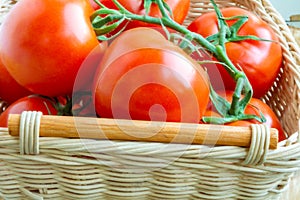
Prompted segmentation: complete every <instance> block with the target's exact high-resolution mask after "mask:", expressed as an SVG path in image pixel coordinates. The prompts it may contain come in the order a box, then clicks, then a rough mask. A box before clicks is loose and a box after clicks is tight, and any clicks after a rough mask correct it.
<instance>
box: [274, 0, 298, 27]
mask: <svg viewBox="0 0 300 200" xmlns="http://www.w3.org/2000/svg"><path fill="white" fill-rule="evenodd" d="M270 1H271V3H272V4H273V6H274V7H275V8H276V9H277V10H278V11H279V12H280V14H281V15H282V16H283V18H284V19H285V20H286V21H287V22H289V21H290V16H292V15H299V16H300V2H299V0H270ZM298 21H300V19H299V20H298ZM297 24H299V23H297ZM299 25H300V24H299ZM299 27H300V26H299Z"/></svg>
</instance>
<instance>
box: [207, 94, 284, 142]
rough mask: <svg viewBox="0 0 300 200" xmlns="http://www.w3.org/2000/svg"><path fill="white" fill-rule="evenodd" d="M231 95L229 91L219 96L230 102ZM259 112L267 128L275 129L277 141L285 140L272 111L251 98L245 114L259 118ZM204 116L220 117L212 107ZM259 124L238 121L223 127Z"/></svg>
mask: <svg viewBox="0 0 300 200" xmlns="http://www.w3.org/2000/svg"><path fill="white" fill-rule="evenodd" d="M232 94H233V92H231V91H226V92H221V93H220V95H221V96H223V97H225V98H226V99H227V100H228V101H230V102H231V101H232ZM260 112H261V113H262V114H263V115H264V117H265V118H266V122H265V124H266V125H267V126H268V127H271V128H276V129H277V130H278V137H279V141H282V140H285V139H286V138H287V137H286V135H285V133H284V131H283V128H282V126H281V124H280V121H279V119H278V118H277V116H276V115H275V113H274V112H273V110H272V109H271V108H270V107H269V106H268V105H267V104H266V103H264V102H263V101H261V100H260V99H257V98H252V99H251V100H250V102H249V104H248V105H247V107H246V109H245V114H249V115H257V116H260V115H261V114H260ZM204 116H215V117H220V115H219V114H218V113H217V112H216V111H214V108H213V106H212V107H210V108H208V109H207V111H206V113H205V114H204ZM259 123H260V122H258V121H257V120H239V121H235V122H230V123H227V124H225V125H228V126H250V125H251V124H259Z"/></svg>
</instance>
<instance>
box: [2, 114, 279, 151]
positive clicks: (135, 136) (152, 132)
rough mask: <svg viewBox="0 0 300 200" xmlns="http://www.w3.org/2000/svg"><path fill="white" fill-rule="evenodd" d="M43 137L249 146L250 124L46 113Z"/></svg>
mask: <svg viewBox="0 0 300 200" xmlns="http://www.w3.org/2000/svg"><path fill="white" fill-rule="evenodd" d="M8 127H9V133H10V134H11V135H12V136H18V135H19V128H20V115H16V114H12V115H10V116H9V121H8ZM40 136H41V137H65V138H90V139H109V140H127V141H148V142H149V141H152V142H164V143H186V144H206V145H227V146H242V147H249V146H250V144H251V136H252V130H251V127H233V126H221V125H208V124H190V123H173V122H153V121H137V120H120V119H118V120H117V119H106V118H88V117H70V116H51V115H43V116H42V117H41V122H40ZM277 143H278V131H277V129H273V128H272V129H270V146H269V148H270V149H276V148H277Z"/></svg>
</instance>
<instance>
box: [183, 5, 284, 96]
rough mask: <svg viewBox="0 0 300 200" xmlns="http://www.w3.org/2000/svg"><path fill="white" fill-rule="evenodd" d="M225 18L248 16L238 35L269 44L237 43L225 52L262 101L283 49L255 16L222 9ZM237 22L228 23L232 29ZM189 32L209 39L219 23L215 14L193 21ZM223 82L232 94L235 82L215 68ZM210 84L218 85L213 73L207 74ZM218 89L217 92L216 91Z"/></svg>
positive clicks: (264, 23)
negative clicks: (253, 37) (255, 37)
mask: <svg viewBox="0 0 300 200" xmlns="http://www.w3.org/2000/svg"><path fill="white" fill-rule="evenodd" d="M221 12H222V14H223V15H224V17H232V16H241V15H244V16H245V15H246V16H248V21H247V22H246V23H245V24H244V25H243V26H242V27H241V28H240V30H239V31H238V35H253V36H257V37H259V38H263V39H266V40H272V41H274V42H270V41H255V40H249V39H248V40H244V41H239V42H227V43H226V45H225V47H226V52H227V54H228V57H229V58H230V60H231V61H232V62H233V64H234V65H235V66H237V67H238V68H241V69H242V70H243V71H244V72H245V74H246V76H247V77H248V79H249V81H250V83H251V85H252V87H253V90H254V97H257V98H260V97H262V96H263V95H264V94H265V93H266V92H267V91H268V90H269V89H270V87H271V86H272V84H273V82H274V80H275V79H276V77H277V75H278V72H279V70H280V67H281V64H282V49H281V47H280V44H279V42H278V41H279V40H278V37H277V36H276V33H275V32H274V31H273V30H272V29H271V28H270V27H269V25H268V24H267V23H266V22H264V21H263V20H262V19H260V18H259V17H257V16H256V15H255V14H253V13H251V12H249V11H246V10H244V9H241V8H237V7H230V8H224V9H222V10H221ZM235 22H236V20H228V21H227V23H228V25H229V26H231V25H232V24H233V23H235ZM188 29H189V30H191V31H193V32H197V33H199V34H201V35H202V36H204V37H208V36H211V35H213V34H215V33H217V32H218V22H217V17H216V14H215V12H210V13H207V14H203V15H201V16H200V17H198V18H196V19H195V20H194V21H193V22H192V23H191V24H190V25H189V26H188ZM218 69H219V71H220V74H221V76H222V78H223V82H224V85H225V88H226V89H227V90H234V88H235V82H234V81H233V79H232V78H231V77H230V76H229V74H228V73H227V72H226V71H225V69H224V67H223V66H221V65H218ZM208 73H209V75H210V79H211V82H212V83H213V84H214V83H216V82H220V80H219V79H218V78H215V77H214V74H215V73H212V72H210V70H209V69H208ZM216 89H218V88H216Z"/></svg>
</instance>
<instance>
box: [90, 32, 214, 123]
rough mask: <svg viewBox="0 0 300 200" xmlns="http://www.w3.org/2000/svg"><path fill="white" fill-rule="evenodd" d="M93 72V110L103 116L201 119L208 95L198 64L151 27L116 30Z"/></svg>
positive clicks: (204, 78) (206, 80)
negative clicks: (119, 31)
mask: <svg viewBox="0 0 300 200" xmlns="http://www.w3.org/2000/svg"><path fill="white" fill-rule="evenodd" d="M145 38H147V40H145ZM133 41H134V42H133ZM95 77H96V78H95V82H94V89H93V94H94V101H95V110H96V112H97V114H98V115H100V116H101V117H113V118H123V119H140V120H156V121H183V122H199V121H198V120H200V118H199V117H201V116H202V115H203V113H204V112H205V109H206V106H207V103H208V101H209V84H208V79H207V76H206V73H205V72H204V70H203V69H202V67H201V66H200V65H198V64H197V63H196V62H195V61H194V60H193V59H191V58H190V57H189V56H187V54H185V53H184V52H183V51H182V50H181V49H180V48H179V47H177V46H176V45H174V44H172V43H171V42H169V41H168V40H166V39H165V37H164V36H163V35H161V34H160V33H159V32H158V31H156V30H154V29H151V28H141V27H140V28H134V29H131V30H128V31H125V32H123V33H122V34H121V35H120V36H118V37H117V38H116V39H115V40H114V41H113V42H112V43H111V45H110V46H109V47H108V49H107V51H106V53H105V55H104V57H103V60H102V62H101V64H100V66H99V68H98V71H97V73H96V76H95ZM197 115H198V116H197Z"/></svg>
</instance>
